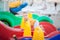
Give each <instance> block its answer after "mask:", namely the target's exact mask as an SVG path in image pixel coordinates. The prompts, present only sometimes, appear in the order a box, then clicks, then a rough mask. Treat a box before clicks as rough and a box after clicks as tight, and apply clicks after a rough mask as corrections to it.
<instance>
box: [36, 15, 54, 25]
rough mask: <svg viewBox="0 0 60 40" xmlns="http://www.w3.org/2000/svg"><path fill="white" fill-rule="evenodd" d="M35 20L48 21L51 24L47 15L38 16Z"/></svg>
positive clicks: (51, 21)
mask: <svg viewBox="0 0 60 40" xmlns="http://www.w3.org/2000/svg"><path fill="white" fill-rule="evenodd" d="M37 20H38V21H39V22H43V21H45V22H49V23H51V24H53V20H52V19H50V18H49V17H47V16H40V17H39V18H38V19H37Z"/></svg>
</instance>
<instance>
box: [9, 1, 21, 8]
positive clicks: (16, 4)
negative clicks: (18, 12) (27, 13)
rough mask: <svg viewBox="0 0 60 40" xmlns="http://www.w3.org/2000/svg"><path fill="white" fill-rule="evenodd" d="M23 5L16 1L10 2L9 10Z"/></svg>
mask: <svg viewBox="0 0 60 40" xmlns="http://www.w3.org/2000/svg"><path fill="white" fill-rule="evenodd" d="M19 5H21V3H20V1H15V2H10V3H9V8H15V7H18V6H19Z"/></svg>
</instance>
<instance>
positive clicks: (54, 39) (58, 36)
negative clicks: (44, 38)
mask: <svg viewBox="0 0 60 40" xmlns="http://www.w3.org/2000/svg"><path fill="white" fill-rule="evenodd" d="M49 40H60V34H58V35H56V36H54V37H52V38H50V39H49Z"/></svg>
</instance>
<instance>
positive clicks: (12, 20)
mask: <svg viewBox="0 0 60 40" xmlns="http://www.w3.org/2000/svg"><path fill="white" fill-rule="evenodd" d="M0 20H5V21H7V22H8V23H9V25H10V26H11V27H14V26H17V25H20V24H21V20H22V17H20V18H19V17H16V16H15V15H13V14H12V13H10V12H0Z"/></svg>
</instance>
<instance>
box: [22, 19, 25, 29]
mask: <svg viewBox="0 0 60 40" xmlns="http://www.w3.org/2000/svg"><path fill="white" fill-rule="evenodd" d="M24 27H25V23H24V18H22V22H21V28H22V29H24Z"/></svg>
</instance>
